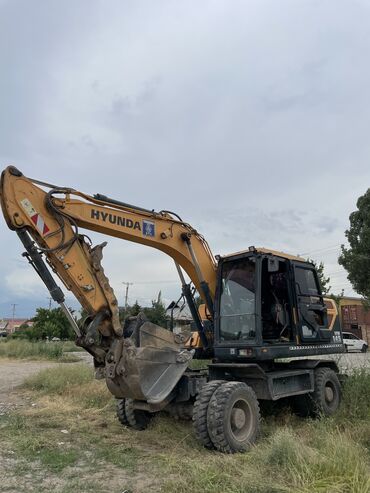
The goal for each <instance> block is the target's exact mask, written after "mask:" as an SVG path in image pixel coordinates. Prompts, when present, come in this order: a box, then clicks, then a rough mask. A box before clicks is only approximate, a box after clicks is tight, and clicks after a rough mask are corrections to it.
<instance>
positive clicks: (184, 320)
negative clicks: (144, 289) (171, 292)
mask: <svg viewBox="0 0 370 493" xmlns="http://www.w3.org/2000/svg"><path fill="white" fill-rule="evenodd" d="M166 317H167V318H168V320H169V323H168V326H169V327H171V321H172V322H173V332H175V334H176V333H179V332H181V330H182V329H183V328H184V326H185V325H190V324H191V322H192V321H193V317H192V316H191V313H190V310H189V307H188V305H187V304H186V303H181V304H177V303H176V302H175V301H172V302H171V303H170V304H169V305H168V307H167V308H166Z"/></svg>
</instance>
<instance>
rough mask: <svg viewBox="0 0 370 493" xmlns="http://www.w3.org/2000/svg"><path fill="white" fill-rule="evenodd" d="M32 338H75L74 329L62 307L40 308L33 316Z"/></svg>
mask: <svg viewBox="0 0 370 493" xmlns="http://www.w3.org/2000/svg"><path fill="white" fill-rule="evenodd" d="M31 332H32V338H34V339H46V338H52V337H59V339H73V338H74V332H73V329H72V327H71V325H70V323H69V321H68V319H67V317H66V316H65V315H64V313H63V311H62V309H61V308H53V309H51V310H48V309H46V308H38V309H37V310H36V316H35V317H34V318H33V327H32V331H31Z"/></svg>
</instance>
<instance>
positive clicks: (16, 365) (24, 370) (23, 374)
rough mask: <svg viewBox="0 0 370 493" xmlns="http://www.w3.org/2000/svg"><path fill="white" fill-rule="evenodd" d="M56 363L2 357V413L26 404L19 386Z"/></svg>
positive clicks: (0, 376) (0, 405)
mask: <svg viewBox="0 0 370 493" xmlns="http://www.w3.org/2000/svg"><path fill="white" fill-rule="evenodd" d="M56 365H57V363H53V362H48V361H24V360H10V359H9V360H8V359H0V415H1V414H5V413H7V412H9V411H11V410H12V409H15V408H17V407H19V406H22V405H24V402H23V399H22V398H21V397H20V395H19V391H17V387H19V385H21V384H22V383H23V382H24V380H25V379H26V378H28V377H29V376H31V375H34V374H35V373H38V372H39V371H40V370H43V369H45V368H51V367H53V366H56Z"/></svg>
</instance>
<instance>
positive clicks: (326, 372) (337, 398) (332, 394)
mask: <svg viewBox="0 0 370 493" xmlns="http://www.w3.org/2000/svg"><path fill="white" fill-rule="evenodd" d="M328 394H329V395H328ZM341 399H342V388H341V385H340V382H339V379H338V375H337V374H336V372H335V371H334V370H332V369H331V368H328V367H320V368H317V369H316V370H315V389H314V391H313V392H311V393H310V394H304V395H298V396H296V397H295V398H294V400H293V402H294V410H295V412H296V413H297V414H298V415H299V416H302V417H313V418H318V417H321V416H332V415H333V414H334V413H335V412H336V411H337V410H338V408H339V405H340V402H341Z"/></svg>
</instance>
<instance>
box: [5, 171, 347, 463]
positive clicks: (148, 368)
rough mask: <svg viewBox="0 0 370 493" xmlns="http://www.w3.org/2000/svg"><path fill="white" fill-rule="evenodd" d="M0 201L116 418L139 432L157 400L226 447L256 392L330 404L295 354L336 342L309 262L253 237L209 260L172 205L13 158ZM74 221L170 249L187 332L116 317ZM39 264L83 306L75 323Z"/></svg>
mask: <svg viewBox="0 0 370 493" xmlns="http://www.w3.org/2000/svg"><path fill="white" fill-rule="evenodd" d="M0 200H1V207H2V211H3V214H4V217H5V220H6V223H7V225H8V227H9V228H10V229H11V230H14V231H15V232H16V233H17V235H18V237H19V238H20V240H21V242H22V244H23V246H24V248H25V253H24V254H23V255H24V256H25V257H26V258H27V259H28V261H29V263H30V264H31V265H32V266H33V267H34V268H35V270H36V272H37V273H38V274H39V276H40V277H41V279H42V281H43V282H44V283H45V285H46V287H47V289H48V290H49V292H50V295H51V297H52V298H53V299H54V300H55V301H56V302H57V303H59V304H60V306H61V307H62V309H63V311H64V313H65V314H66V316H67V318H68V319H69V321H70V323H71V325H72V327H73V329H74V331H75V333H76V344H77V345H78V346H80V347H82V348H84V349H85V350H86V351H88V352H89V353H90V354H91V355H92V356H93V359H94V367H95V372H96V377H97V378H101V379H105V381H106V384H107V386H108V389H109V390H110V392H111V393H112V394H113V395H114V396H115V398H116V399H117V413H118V417H119V419H120V421H121V422H122V423H123V424H124V425H127V426H131V427H133V428H136V429H145V428H146V426H147V425H148V423H149V421H150V419H151V418H152V417H153V415H154V414H155V413H156V412H158V411H161V410H167V411H169V412H172V413H174V414H177V415H181V416H188V417H192V419H193V424H194V430H195V434H196V436H197V438H198V440H199V441H200V442H201V443H202V444H203V445H204V446H205V447H208V448H216V449H217V450H219V451H222V452H226V453H233V452H238V451H244V450H247V449H248V448H249V447H250V446H251V444H253V443H254V442H255V440H256V438H257V436H258V432H259V421H260V410H259V402H261V401H276V400H280V399H284V398H289V399H290V400H291V402H292V403H293V405H294V407H295V409H296V410H297V411H298V412H299V414H301V415H322V414H324V415H331V414H333V413H334V412H335V411H336V410H337V408H338V406H339V404H340V399H341V388H340V382H339V379H338V368H337V365H336V363H335V362H334V361H332V360H330V359H319V358H302V357H307V356H318V355H328V354H333V353H341V352H344V345H343V340H342V333H341V328H340V324H339V320H338V313H337V309H336V305H335V303H334V301H333V300H331V299H325V298H324V297H323V296H322V292H321V287H320V283H319V280H318V276H317V272H316V271H315V267H314V266H313V265H312V264H311V263H309V262H307V261H305V260H304V259H303V258H301V257H297V256H292V255H288V254H285V253H282V252H277V251H273V250H267V249H264V248H256V247H254V246H250V247H249V248H248V249H247V250H245V251H242V252H237V253H233V254H230V255H226V256H223V257H220V256H217V257H216V258H215V257H214V256H213V255H212V253H211V250H210V248H209V246H208V244H207V242H206V240H205V239H204V237H203V236H202V235H201V234H199V233H198V232H197V231H196V230H195V229H194V228H193V227H192V226H191V225H190V224H188V223H186V222H184V221H183V220H182V219H181V218H180V217H179V216H178V215H177V214H175V213H173V212H170V211H168V210H162V211H159V212H155V211H154V210H149V209H144V208H141V207H137V206H134V205H131V204H127V203H124V202H121V201H119V200H114V199H112V198H109V197H107V196H104V195H100V194H97V195H94V196H90V195H87V194H84V193H82V192H80V191H77V190H74V189H72V188H68V187H60V186H55V185H52V184H50V183H45V182H43V181H39V180H35V179H31V178H27V177H25V176H24V175H23V174H22V173H21V172H20V171H19V170H18V169H17V168H15V167H14V166H9V167H7V168H6V169H5V170H4V171H3V172H2V175H1V183H0ZM81 229H85V230H90V231H96V232H99V233H102V234H105V235H109V236H114V237H117V238H121V239H122V240H127V241H132V242H135V243H141V244H143V245H147V246H150V247H153V248H156V249H158V250H161V251H162V252H164V253H165V254H167V255H169V256H170V257H172V259H173V260H174V263H175V267H176V270H177V272H178V275H179V278H180V281H181V285H182V293H183V295H184V297H185V299H186V301H187V304H188V306H189V309H190V311H191V314H192V318H193V328H192V330H189V331H184V332H182V333H179V334H175V333H173V332H171V331H170V330H167V329H165V328H163V327H159V326H157V325H155V324H152V323H151V322H149V321H148V320H146V319H145V317H144V316H143V315H142V314H139V315H138V317H136V318H135V319H132V318H130V319H127V320H125V321H124V323H123V324H122V325H121V323H120V320H119V307H118V302H117V299H116V297H115V295H114V292H113V290H112V288H111V287H110V284H109V280H108V278H107V276H106V275H105V273H104V269H103V267H102V264H101V261H102V250H103V247H104V246H105V245H106V243H103V244H101V245H96V246H92V245H91V242H90V240H89V238H88V237H87V236H86V235H84V234H83V233H82V232H81V231H80V230H81ZM50 270H51V271H53V272H54V273H55V274H56V275H57V277H58V278H59V279H60V280H61V281H62V282H63V284H64V286H65V287H66V288H67V289H68V290H70V291H72V292H73V294H74V295H75V296H76V298H77V299H78V301H79V303H80V304H81V306H82V307H83V309H84V310H85V311H86V312H87V313H88V317H87V318H86V319H85V321H84V322H83V323H82V324H80V325H78V324H77V323H76V321H75V319H74V317H73V316H72V314H71V313H70V311H69V309H68V308H67V306H66V304H65V298H64V294H63V292H62V290H61V288H60V287H59V286H58V285H57V283H56V282H55V280H54V276H53V275H52V274H51V272H50ZM185 273H186V274H187V276H188V277H189V278H190V280H191V282H190V283H187V281H186V276H185ZM195 292H197V293H198V294H199V296H200V297H201V299H202V301H203V304H202V305H201V306H200V308H199V309H198V308H197V304H196V303H195V300H194V293H195ZM296 357H299V358H296ZM193 358H201V359H207V360H209V364H208V365H207V368H206V369H200V370H194V369H191V365H190V363H191V360H192V359H193ZM189 365H190V366H189Z"/></svg>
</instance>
